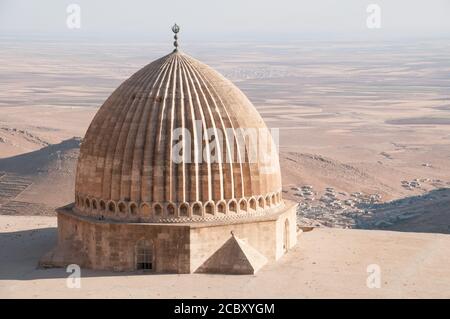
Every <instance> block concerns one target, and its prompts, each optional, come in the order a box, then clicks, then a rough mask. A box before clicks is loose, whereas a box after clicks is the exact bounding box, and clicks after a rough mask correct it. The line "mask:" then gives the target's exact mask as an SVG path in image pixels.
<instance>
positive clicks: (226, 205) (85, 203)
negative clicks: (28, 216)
mask: <svg viewBox="0 0 450 319" xmlns="http://www.w3.org/2000/svg"><path fill="white" fill-rule="evenodd" d="M280 203H281V192H277V193H271V194H268V195H266V196H258V197H256V198H255V197H250V198H249V199H245V198H242V199H240V200H236V199H231V200H229V201H228V202H227V201H225V200H221V201H218V202H213V201H208V202H206V203H202V202H194V203H191V204H190V203H181V204H178V205H177V204H175V203H170V202H169V203H166V204H162V203H153V204H149V203H146V202H144V203H141V204H140V205H138V204H137V203H134V202H125V201H119V202H116V201H113V200H109V201H104V200H99V199H95V198H89V197H84V196H82V195H76V196H75V205H76V207H77V208H78V209H79V210H81V211H82V212H85V213H99V214H102V215H105V214H106V215H108V214H110V215H131V216H141V217H151V216H156V217H192V216H199V217H202V216H208V215H211V216H214V215H217V214H229V213H240V212H249V211H250V212H251V211H254V212H256V211H258V210H264V209H266V208H271V207H276V206H278V205H279V204H280Z"/></svg>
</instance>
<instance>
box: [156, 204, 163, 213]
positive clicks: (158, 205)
mask: <svg viewBox="0 0 450 319" xmlns="http://www.w3.org/2000/svg"><path fill="white" fill-rule="evenodd" d="M161 214H162V207H161V205H160V204H156V205H155V215H161Z"/></svg>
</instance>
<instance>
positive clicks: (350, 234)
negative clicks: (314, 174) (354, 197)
mask: <svg viewBox="0 0 450 319" xmlns="http://www.w3.org/2000/svg"><path fill="white" fill-rule="evenodd" d="M56 236H57V230H56V217H41V216H4V215H0V298H19V297H20V298H37V297H42V298H133V297H136V298H137V297H141V298H195V297H199V298H450V235H441V234H428V233H406V232H391V231H378V230H377V231H373V230H347V229H345V230H343V229H331V228H316V229H313V230H312V231H310V232H305V233H302V234H300V235H299V243H298V245H297V246H296V247H295V248H294V249H292V250H291V251H290V252H289V253H288V254H287V255H286V256H284V257H282V258H281V259H280V260H279V261H278V262H277V263H269V264H268V265H266V266H265V267H264V268H262V270H260V271H259V272H258V273H257V274H256V275H240V276H234V275H205V274H186V275H176V274H173V275H172V274H170V275H157V274H142V273H126V272H124V273H113V272H105V271H91V270H85V269H82V271H81V275H82V281H81V288H80V289H70V288H67V286H66V279H67V276H68V275H69V274H68V273H66V271H65V269H62V268H59V269H58V268H54V269H39V268H37V263H38V259H39V258H40V257H41V256H42V255H44V254H45V253H46V252H47V251H48V250H49V249H51V248H52V247H53V246H54V245H55V244H56ZM374 264H375V265H378V266H379V269H380V288H369V287H368V286H367V278H368V276H370V275H371V274H370V273H368V272H367V270H368V269H367V267H368V266H369V265H374ZM369 268H370V267H369Z"/></svg>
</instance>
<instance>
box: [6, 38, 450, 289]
mask: <svg viewBox="0 0 450 319" xmlns="http://www.w3.org/2000/svg"><path fill="white" fill-rule="evenodd" d="M0 42H1V45H0V60H1V61H2V63H1V64H0V75H1V76H0V297H2V298H14V297H26V298H33V297H66V298H74V297H113V298H114V297H167V298H172V297H215V298H223V297H242V298H246V297H248V298H251V297H256V298H258V297H272V298H283V297H291V298H300V297H338V298H339V297H342V298H345V297H387V298H391V297H394V298H395V297H400V298H403V297H424V298H428V297H438V298H450V208H449V207H450V90H449V88H450V77H449V75H450V59H449V58H448V57H449V56H450V42H449V41H448V40H447V41H446V40H441V39H436V40H414V41H413V40H410V41H396V42H365V41H357V42H329V41H323V42H312V41H299V42H286V43H281V42H280V43H276V44H268V43H227V44H224V43H213V44H210V43H208V45H206V44H201V43H196V44H192V45H186V46H185V47H183V50H185V51H186V52H188V53H189V54H190V55H191V56H193V57H195V58H198V59H199V60H201V61H203V62H205V63H207V64H209V65H210V66H212V67H213V68H215V69H216V70H218V71H219V72H221V73H222V74H223V75H225V76H226V77H227V78H229V79H230V80H232V81H233V82H234V83H235V84H236V85H237V86H238V87H239V88H240V89H241V90H242V91H243V92H244V93H245V94H246V95H247V96H248V97H249V99H250V100H251V101H252V102H253V104H254V105H255V106H256V108H257V110H258V111H259V112H260V114H261V115H262V117H263V118H264V120H265V121H266V124H267V125H268V126H269V127H272V128H277V129H279V133H280V134H279V150H280V162H281V169H282V174H283V176H282V178H283V193H284V197H285V198H289V199H291V200H295V201H297V202H299V203H300V205H299V210H298V224H299V227H303V228H304V229H308V230H309V231H307V232H303V233H300V234H299V244H298V245H297V247H296V248H295V249H294V250H293V251H292V252H291V253H289V254H287V255H286V256H284V257H283V258H282V259H281V261H280V262H278V263H277V264H272V265H269V266H266V267H265V268H264V269H263V270H262V271H261V272H260V273H258V274H257V275H256V276H243V277H242V276H238V277H236V276H222V275H217V276H211V275H167V276H158V275H149V276H145V275H139V274H128V273H125V274H124V273H109V272H94V271H84V272H83V274H84V277H83V286H82V288H81V289H79V290H77V289H68V288H67V287H66V278H67V273H66V272H65V270H64V269H39V268H37V262H38V259H39V257H41V255H42V254H44V253H45V252H46V251H48V249H49V248H51V247H52V246H53V245H54V244H55V243H56V228H55V227H56V217H55V213H54V209H55V207H58V206H62V205H65V204H67V203H70V202H73V200H74V198H73V197H74V174H75V167H76V160H77V157H78V151H79V145H80V139H81V138H82V137H83V136H84V133H85V131H86V129H87V127H88V125H89V123H90V121H91V120H92V118H93V116H94V114H95V113H96V111H97V110H98V108H99V107H100V106H101V104H102V103H103V101H104V100H105V99H106V98H107V97H108V96H109V94H111V93H112V91H113V90H114V89H115V88H116V87H117V86H118V85H119V84H120V83H121V82H122V81H123V80H125V79H126V78H128V77H129V76H130V75H131V74H133V73H134V72H135V71H137V70H138V69H140V68H141V67H142V66H144V65H146V64H148V63H150V62H151V61H153V60H155V59H156V58H158V57H160V56H162V55H164V54H166V53H168V52H169V51H170V50H171V48H170V46H168V45H167V44H166V43H164V44H158V43H156V44H153V43H152V44H142V43H131V42H130V43H121V44H117V43H103V44H101V43H93V42H80V41H77V42H74V43H69V42H58V41H50V40H42V41H32V42H26V43H20V42H17V41H15V40H14V39H8V38H3V39H0ZM310 229H312V230H310ZM370 264H378V265H379V266H380V268H381V272H382V281H381V288H376V289H370V288H369V287H368V286H367V285H366V278H367V276H368V273H367V271H366V268H367V266H368V265H370ZM211 278H214V280H211ZM285 279H286V280H285ZM194 282H195V283H196V285H192V283H194ZM281 282H284V283H285V284H280V283H281ZM287 283H288V284H287ZM192 286H195V289H191V288H190V289H187V288H186V287H192Z"/></svg>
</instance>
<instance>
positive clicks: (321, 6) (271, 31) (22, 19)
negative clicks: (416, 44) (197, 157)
mask: <svg viewBox="0 0 450 319" xmlns="http://www.w3.org/2000/svg"><path fill="white" fill-rule="evenodd" d="M72 3H75V4H78V5H79V6H80V8H81V28H80V29H69V28H68V27H67V25H66V20H67V16H68V13H67V12H66V9H67V6H68V5H69V4H72ZM371 3H375V4H378V5H379V6H380V8H381V29H368V28H367V26H366V19H367V16H368V15H369V13H367V12H366V8H367V6H368V4H371ZM175 21H176V22H177V23H178V24H180V25H181V27H182V34H181V35H180V37H181V36H182V37H184V39H194V40H197V39H208V40H212V39H217V40H219V41H220V40H221V39H227V40H229V39H236V40H243V39H245V40H248V39H255V40H262V39H266V40H277V39H280V40H283V39H297V38H299V39H301V38H320V37H323V36H325V37H330V36H341V37H348V38H353V37H355V38H371V37H379V36H382V37H384V36H393V37H414V36H420V37H423V36H425V37H427V36H449V35H450V0H369V1H366V0H309V1H299V0H271V1H269V0H220V1H216V0H184V1H181V0H169V1H154V0H126V1H125V0H118V1H112V0H72V1H65V0H0V35H35V36H44V37H47V36H59V37H61V36H62V37H64V38H68V39H70V38H75V37H90V36H99V35H100V36H103V37H107V38H112V39H118V40H119V39H126V38H135V39H139V38H145V39H152V40H158V41H159V40H164V39H167V37H170V26H171V25H172V24H173V22H175Z"/></svg>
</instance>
